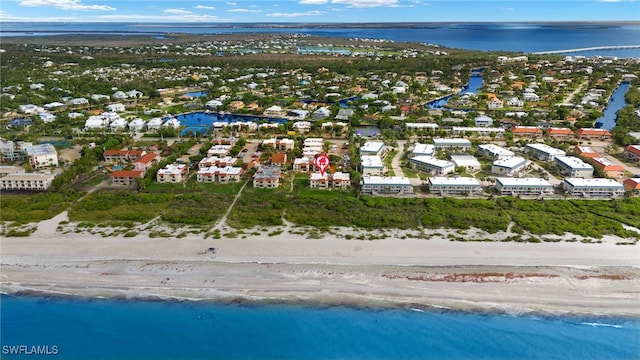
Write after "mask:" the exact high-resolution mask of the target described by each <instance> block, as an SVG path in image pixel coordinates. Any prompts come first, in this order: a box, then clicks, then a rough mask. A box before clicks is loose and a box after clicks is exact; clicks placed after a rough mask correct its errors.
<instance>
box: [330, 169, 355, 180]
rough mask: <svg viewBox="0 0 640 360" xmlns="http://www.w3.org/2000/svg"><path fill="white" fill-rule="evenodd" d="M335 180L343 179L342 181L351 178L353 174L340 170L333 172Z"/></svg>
mask: <svg viewBox="0 0 640 360" xmlns="http://www.w3.org/2000/svg"><path fill="white" fill-rule="evenodd" d="M333 180H342V181H347V180H351V175H349V173H343V172H339V171H338V172H336V173H334V174H333Z"/></svg>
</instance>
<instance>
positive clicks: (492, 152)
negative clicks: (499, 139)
mask: <svg viewBox="0 0 640 360" xmlns="http://www.w3.org/2000/svg"><path fill="white" fill-rule="evenodd" d="M478 155H481V156H486V157H488V158H489V159H493V160H497V159H500V158H503V157H507V156H514V155H515V154H514V152H513V151H511V150H507V149H505V148H503V147H500V146H498V145H494V144H481V145H478Z"/></svg>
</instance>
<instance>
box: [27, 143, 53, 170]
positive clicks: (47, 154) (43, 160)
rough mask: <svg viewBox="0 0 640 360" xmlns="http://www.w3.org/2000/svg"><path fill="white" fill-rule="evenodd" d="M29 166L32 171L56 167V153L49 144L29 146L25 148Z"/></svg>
mask: <svg viewBox="0 0 640 360" xmlns="http://www.w3.org/2000/svg"><path fill="white" fill-rule="evenodd" d="M26 153H27V156H28V157H29V164H31V167H32V168H34V169H44V168H46V167H49V166H58V153H57V152H56V148H55V147H53V145H51V144H40V145H31V146H29V147H27V148H26Z"/></svg>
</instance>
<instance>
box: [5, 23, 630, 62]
mask: <svg viewBox="0 0 640 360" xmlns="http://www.w3.org/2000/svg"><path fill="white" fill-rule="evenodd" d="M334 26H336V27H311V26H307V27H305V26H304V25H302V24H301V25H299V26H291V25H290V26H288V27H279V26H277V25H276V24H271V25H264V26H262V27H260V25H256V24H219V23H218V24H204V23H202V24H201V23H198V24H171V23H162V24H147V23H17V22H3V23H1V24H0V37H2V36H27V35H29V36H33V35H65V34H83V33H84V34H87V33H93V34H120V35H123V34H124V35H126V34H138V35H149V36H164V35H166V34H171V33H188V34H222V33H256V32H262V33H264V32H270V33H298V34H310V35H317V36H328V37H342V38H356V37H357V38H367V39H385V40H393V41H410V42H421V43H431V44H438V45H443V46H446V47H450V48H459V49H471V50H482V51H515V52H525V53H530V52H538V51H552V50H566V49H581V48H590V47H598V46H621V45H640V40H639V39H640V25H639V24H618V25H616V24H598V23H594V24H578V23H425V24H423V25H422V26H420V27H414V28H406V27H400V26H397V27H393V26H391V27H385V28H371V27H359V28H358V27H348V28H347V27H345V28H340V27H337V26H339V25H334ZM571 54H573V55H584V56H596V55H598V56H616V57H634V58H640V49H618V50H597V51H582V52H575V53H571Z"/></svg>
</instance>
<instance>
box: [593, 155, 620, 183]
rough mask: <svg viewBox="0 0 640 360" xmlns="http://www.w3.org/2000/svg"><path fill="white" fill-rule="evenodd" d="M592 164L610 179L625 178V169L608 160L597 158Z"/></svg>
mask: <svg viewBox="0 0 640 360" xmlns="http://www.w3.org/2000/svg"><path fill="white" fill-rule="evenodd" d="M591 162H592V163H593V165H594V166H595V167H596V168H598V169H599V170H600V171H602V172H603V173H604V174H605V175H606V176H608V177H612V178H621V177H623V176H624V168H623V167H622V165H620V164H616V163H614V162H612V161H611V160H609V159H607V158H604V157H595V158H593V159H591Z"/></svg>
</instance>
